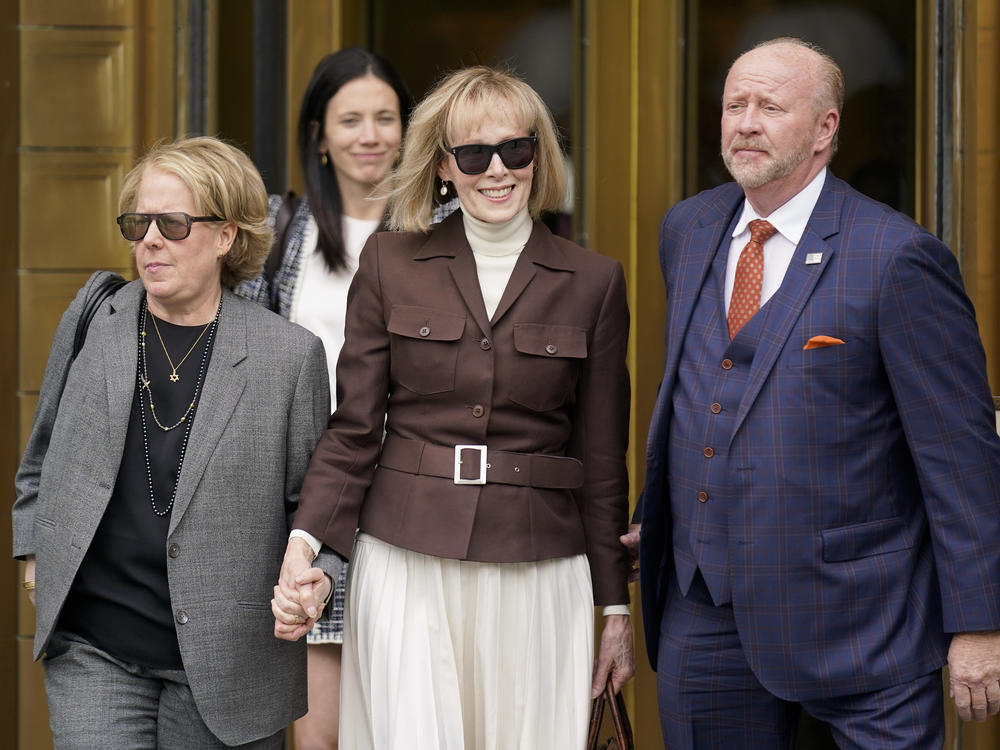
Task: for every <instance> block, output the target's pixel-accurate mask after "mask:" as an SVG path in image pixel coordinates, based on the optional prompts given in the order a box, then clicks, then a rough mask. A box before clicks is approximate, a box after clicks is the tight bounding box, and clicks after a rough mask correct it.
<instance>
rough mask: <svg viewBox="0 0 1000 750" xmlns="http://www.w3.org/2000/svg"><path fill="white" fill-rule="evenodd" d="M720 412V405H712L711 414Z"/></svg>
mask: <svg viewBox="0 0 1000 750" xmlns="http://www.w3.org/2000/svg"><path fill="white" fill-rule="evenodd" d="M721 411H722V404H719V403H715V404H712V414H718V413H719V412H721Z"/></svg>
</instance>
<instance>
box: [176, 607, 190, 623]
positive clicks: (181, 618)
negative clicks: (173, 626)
mask: <svg viewBox="0 0 1000 750" xmlns="http://www.w3.org/2000/svg"><path fill="white" fill-rule="evenodd" d="M188 619H189V618H188V613H187V612H185V611H184V610H183V609H179V610H177V622H178V623H179V624H181V625H185V624H186V623H187V621H188Z"/></svg>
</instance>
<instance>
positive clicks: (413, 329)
mask: <svg viewBox="0 0 1000 750" xmlns="http://www.w3.org/2000/svg"><path fill="white" fill-rule="evenodd" d="M388 329H389V333H390V334H391V337H390V347H391V375H392V380H393V382H395V383H399V384H400V385H401V386H403V387H404V388H406V389H408V390H411V391H413V392H414V393H420V394H423V395H425V396H427V395H431V394H434V393H445V392H447V391H452V390H454V389H455V367H456V364H457V362H458V349H459V340H460V339H461V338H462V333H463V332H464V331H465V316H464V315H457V314H455V313H452V312H447V311H445V310H435V309H434V308H431V307H413V306H409V305H395V306H393V308H392V311H391V312H390V314H389V326H388Z"/></svg>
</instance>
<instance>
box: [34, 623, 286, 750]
mask: <svg viewBox="0 0 1000 750" xmlns="http://www.w3.org/2000/svg"><path fill="white" fill-rule="evenodd" d="M42 665H43V666H44V667H45V692H46V694H47V696H48V701H49V723H50V726H51V727H52V735H53V738H54V741H55V748H56V750H93V749H94V748H97V747H109V748H110V747H113V748H116V750H225V749H226V748H229V747H231V746H230V745H225V744H223V742H222V741H221V740H219V738H218V737H216V736H215V735H214V734H212V732H211V730H209V728H208V727H207V726H205V722H204V721H202V718H201V715H200V714H199V713H198V708H197V707H196V706H195V702H194V696H193V695H192V694H191V688H190V687H189V686H188V682H187V677H186V676H185V674H184V671H183V670H174V669H148V668H145V667H139V666H136V665H133V664H127V663H125V662H122V661H119V660H118V659H115V658H114V657H113V656H110V655H108V654H106V653H105V652H104V651H101V650H100V649H98V648H95V647H94V646H92V645H91V644H89V643H87V642H86V641H84V640H83V639H81V638H77V637H76V636H73V635H71V634H68V633H63V632H56V633H55V634H54V635H53V636H52V641H51V642H50V644H49V648H48V649H47V650H46V652H45V657H44V659H43V660H42ZM283 742H284V732H283V731H282V732H278V733H277V734H275V735H272V736H271V737H265V738H264V739H261V740H256V741H254V742H250V743H248V744H246V745H239V746H238V747H239V748H240V749H241V750H281V748H282V746H283Z"/></svg>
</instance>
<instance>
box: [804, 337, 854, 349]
mask: <svg viewBox="0 0 1000 750" xmlns="http://www.w3.org/2000/svg"><path fill="white" fill-rule="evenodd" d="M843 343H844V342H843V341H842V340H841V339H836V338H834V337H833V336H813V337H812V338H811V339H809V340H808V341H807V342H806V345H805V346H803V347H802V349H803V351H806V350H809V349H822V348H823V347H824V346H840V345H841V344H843Z"/></svg>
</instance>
